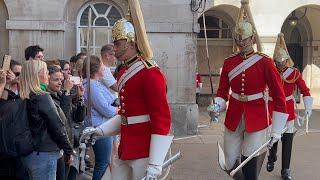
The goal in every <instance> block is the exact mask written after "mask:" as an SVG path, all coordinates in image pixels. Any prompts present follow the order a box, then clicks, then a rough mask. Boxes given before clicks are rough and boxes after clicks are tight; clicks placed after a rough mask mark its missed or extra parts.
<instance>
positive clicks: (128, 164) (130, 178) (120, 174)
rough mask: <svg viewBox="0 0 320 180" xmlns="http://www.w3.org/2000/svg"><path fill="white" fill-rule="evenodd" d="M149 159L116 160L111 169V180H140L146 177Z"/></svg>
mask: <svg viewBox="0 0 320 180" xmlns="http://www.w3.org/2000/svg"><path fill="white" fill-rule="evenodd" d="M148 164H149V158H142V159H136V160H126V161H123V160H121V159H116V160H115V162H114V166H112V169H111V176H112V180H141V179H142V178H143V177H144V176H146V172H147V166H148Z"/></svg>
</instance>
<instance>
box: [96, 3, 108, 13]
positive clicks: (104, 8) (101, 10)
mask: <svg viewBox="0 0 320 180" xmlns="http://www.w3.org/2000/svg"><path fill="white" fill-rule="evenodd" d="M93 6H94V8H95V9H96V10H97V12H98V13H99V14H105V13H106V12H107V9H108V8H109V5H108V4H104V3H97V4H95V5H93Z"/></svg>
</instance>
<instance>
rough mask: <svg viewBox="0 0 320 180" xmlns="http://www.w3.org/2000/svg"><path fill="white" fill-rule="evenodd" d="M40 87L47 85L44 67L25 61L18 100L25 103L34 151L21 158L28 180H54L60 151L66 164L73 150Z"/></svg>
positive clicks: (47, 97)
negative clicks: (62, 152)
mask: <svg viewBox="0 0 320 180" xmlns="http://www.w3.org/2000/svg"><path fill="white" fill-rule="evenodd" d="M40 79H41V83H43V84H48V70H47V65H46V63H45V62H43V61H35V60H32V61H26V62H24V64H23V68H22V72H21V75H20V96H21V99H25V100H27V112H28V120H29V126H30V129H31V133H32V136H33V138H34V144H35V147H34V148H35V150H34V152H32V153H31V154H29V155H28V156H25V157H23V158H22V161H23V164H24V166H25V167H26V168H27V170H28V173H29V178H30V179H31V180H40V179H41V180H43V179H46V180H55V179H56V169H57V159H58V158H59V156H60V153H59V152H60V149H62V150H63V151H64V156H65V161H66V162H68V163H70V161H71V158H70V157H71V155H72V154H73V149H72V146H71V144H70V141H69V139H68V136H67V133H66V129H65V125H64V124H63V121H62V120H61V118H60V116H59V114H58V111H57V108H56V106H55V104H54V102H53V100H52V98H51V96H50V94H49V93H46V92H45V91H43V90H42V89H41V87H40Z"/></svg>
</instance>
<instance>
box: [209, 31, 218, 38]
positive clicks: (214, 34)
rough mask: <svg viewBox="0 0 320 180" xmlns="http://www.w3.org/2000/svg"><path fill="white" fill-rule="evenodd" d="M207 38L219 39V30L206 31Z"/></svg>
mask: <svg viewBox="0 0 320 180" xmlns="http://www.w3.org/2000/svg"><path fill="white" fill-rule="evenodd" d="M207 36H208V38H219V30H210V31H207Z"/></svg>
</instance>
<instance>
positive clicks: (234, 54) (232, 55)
mask: <svg viewBox="0 0 320 180" xmlns="http://www.w3.org/2000/svg"><path fill="white" fill-rule="evenodd" d="M238 54H239V52H236V53H233V54H231V55H230V56H229V57H227V58H225V59H224V60H227V59H229V58H232V57H234V56H236V55H238Z"/></svg>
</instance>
